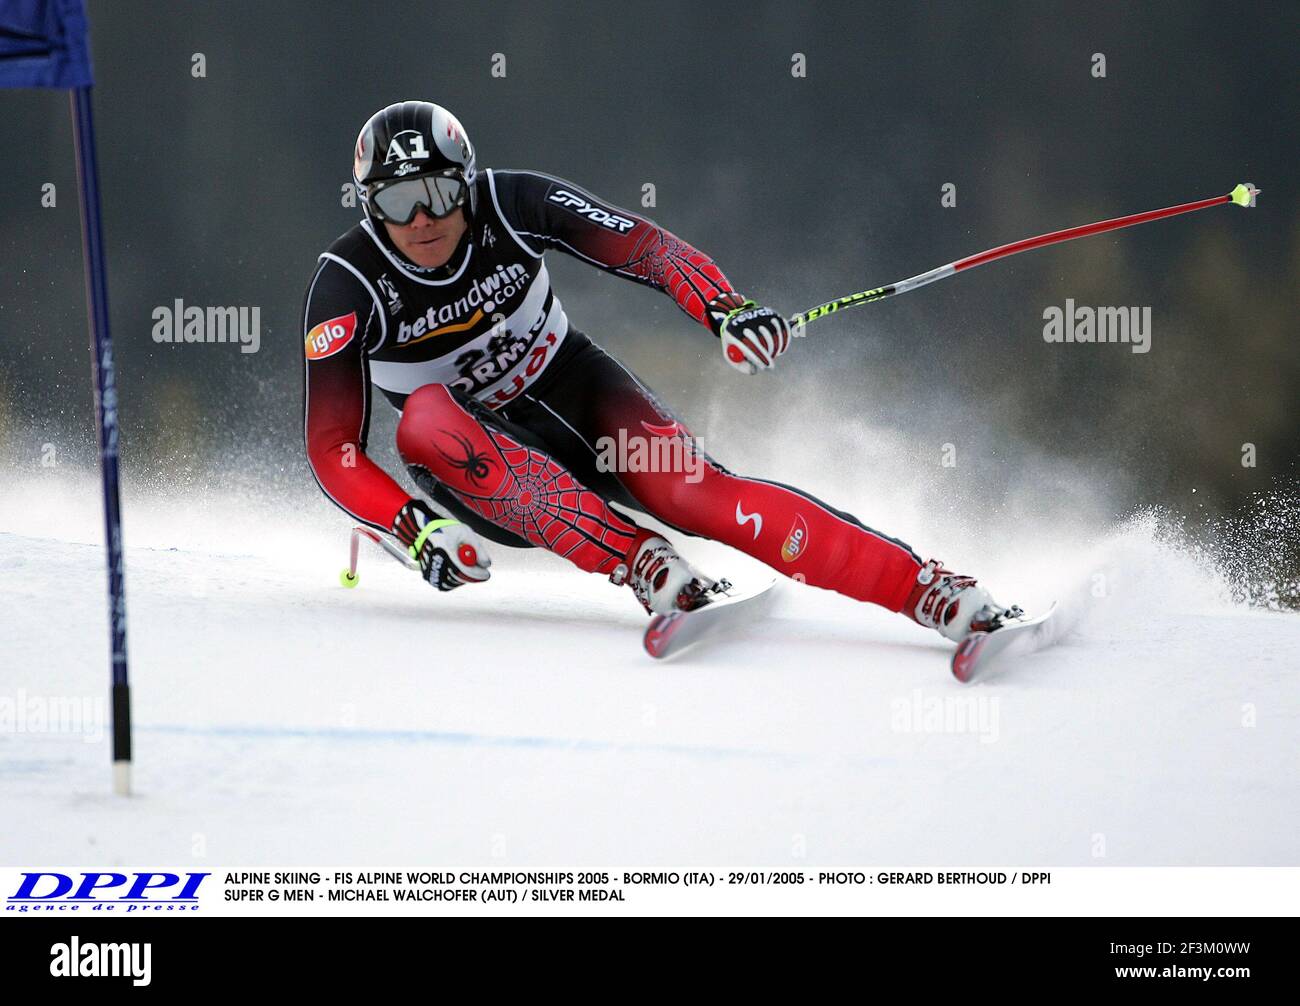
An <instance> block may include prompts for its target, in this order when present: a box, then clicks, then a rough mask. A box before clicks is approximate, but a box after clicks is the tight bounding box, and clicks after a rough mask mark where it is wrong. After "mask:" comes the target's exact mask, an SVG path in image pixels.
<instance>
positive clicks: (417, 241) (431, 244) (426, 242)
mask: <svg viewBox="0 0 1300 1006" xmlns="http://www.w3.org/2000/svg"><path fill="white" fill-rule="evenodd" d="M384 226H385V227H386V228H387V229H388V236H389V237H390V238H391V239H392V241H393V244H395V245H396V246H397V250H398V251H400V252H401V253H402V254H403V255H405V256H406V257H407V258H409V259H410V260H411V261H412V262H414V263H415V264H416V265H418V266H423V267H424V268H426V269H432V268H436V267H437V266H440V265H446V264H447V261H448V260H449V259H450V258H451V255H452V252H454V251H455V250H456V246H457V245H458V244H460V239H461V235H463V234H464V233H465V226H466V224H465V210H464V208H463V207H462V208H458V209H457V210H456V211H455V212H454V213H449V214H448V215H447V216H445V217H443V218H442V219H441V220H439V219H436V218H435V217H431V216H429V214H428V213H426V212H425V211H424V207H420V208H419V209H418V210H416V211H415V217H414V219H412V220H411V222H410V223H409V224H395V223H393V222H392V221H390V220H385V221H384Z"/></svg>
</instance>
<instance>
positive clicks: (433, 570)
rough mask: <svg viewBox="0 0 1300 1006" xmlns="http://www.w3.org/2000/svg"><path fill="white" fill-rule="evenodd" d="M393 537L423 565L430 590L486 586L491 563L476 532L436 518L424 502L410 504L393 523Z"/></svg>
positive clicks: (399, 512) (463, 525) (411, 502)
mask: <svg viewBox="0 0 1300 1006" xmlns="http://www.w3.org/2000/svg"><path fill="white" fill-rule="evenodd" d="M393 534H395V535H396V536H397V540H398V541H400V542H401V543H402V544H403V545H405V546H406V551H407V554H408V555H410V556H411V558H412V559H415V560H416V561H417V562H419V564H420V572H421V573H422V574H423V575H424V578H425V579H426V580H428V581H429V584H430V586H433V587H437V588H438V589H439V590H455V589H456V588H457V587H463V586H464V585H465V584H467V583H483V582H484V581H485V580H487V579H488V578H489V577H491V575H492V574H491V573H490V572H488V567H489V566H491V565H492V559H491V558H490V557H489V556H488V554H487V546H486V545H485V544H484V543H483V539H482V538H480V537H479V535H478V534H477V532H475V531H473V530H472V529H471V528H469V527H468V526H467V525H465V524H462V523H461V522H460V521H458V520H451V519H450V518H446V517H439V516H437V515H436V514H435V513H434V512H433V511H432V510H430V509H429V507H428V506H427V505H426V504H425V503H424V502H422V501H421V500H417V499H411V500H408V501H407V503H406V505H405V506H404V507H402V509H401V510H399V511H398V512H397V519H396V520H394V521H393Z"/></svg>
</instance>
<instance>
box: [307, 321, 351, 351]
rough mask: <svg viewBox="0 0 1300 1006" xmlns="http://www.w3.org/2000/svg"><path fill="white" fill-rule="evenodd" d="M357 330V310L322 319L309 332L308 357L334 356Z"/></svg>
mask: <svg viewBox="0 0 1300 1006" xmlns="http://www.w3.org/2000/svg"><path fill="white" fill-rule="evenodd" d="M356 330H357V312H356V311H353V312H352V313H351V314H345V315H342V316H341V317H338V318H331V319H330V320H329V321H322V322H321V323H320V324H319V325H317V326H316V327H315V328H313V329H312V330H311V331H310V332H308V333H307V342H306V348H307V359H309V360H323V359H325V357H327V356H333V355H334V354H335V353H337V352H338V351H339V350H340V349H342V348H343V347H344V346H346V345H347V344H348V343H349V342H351V341H352V336H353V335H354V334H355V333H356Z"/></svg>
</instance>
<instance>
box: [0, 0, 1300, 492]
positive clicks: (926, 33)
mask: <svg viewBox="0 0 1300 1006" xmlns="http://www.w3.org/2000/svg"><path fill="white" fill-rule="evenodd" d="M88 9H89V15H90V18H91V24H92V40H93V52H94V60H95V66H96V72H97V80H98V86H97V90H96V99H95V100H96V113H97V116H98V132H99V141H100V151H99V153H100V165H101V171H102V183H103V192H104V197H105V203H106V204H105V213H106V218H105V232H106V236H107V239H108V242H109V249H110V258H109V263H110V270H111V300H112V320H113V326H114V336H115V339H116V344H117V347H118V368H119V373H118V379H119V385H120V390H121V395H122V420H123V423H124V432H123V436H124V440H123V454H124V459H125V461H126V463H127V466H128V471H129V472H131V473H132V475H133V477H134V478H136V479H148V478H154V479H157V480H159V481H161V482H167V481H169V480H172V479H175V478H178V477H179V475H178V474H177V473H179V472H181V471H185V472H190V473H192V472H193V471H195V470H197V469H202V468H203V467H204V466H219V465H220V464H222V463H227V464H228V463H230V462H231V461H232V459H235V460H239V461H240V462H241V463H246V464H249V465H255V466H258V465H260V466H262V467H263V468H264V469H265V470H266V471H267V472H270V473H274V474H276V475H277V476H278V477H281V478H282V479H283V480H284V484H286V485H301V486H303V487H304V489H305V490H306V491H313V492H314V489H313V488H312V486H311V481H310V476H309V474H308V473H307V470H306V467H305V464H304V462H303V460H302V456H301V434H300V430H301V415H300V407H301V390H300V373H299V367H300V362H299V361H300V357H301V333H300V329H299V311H300V305H301V298H302V294H303V289H304V286H305V283H306V281H307V279H308V278H309V276H310V274H311V272H312V269H313V263H314V260H315V257H316V255H317V254H318V252H319V251H321V250H322V249H323V247H324V246H325V245H326V244H327V243H328V242H329V241H330V240H331V239H332V238H333V237H335V236H336V235H337V234H338V233H340V232H341V231H343V230H344V229H346V228H347V227H348V226H350V225H351V223H353V222H354V221H355V220H356V218H357V214H358V212H359V211H358V210H356V209H353V208H349V207H346V206H344V205H342V198H341V196H342V190H343V187H344V186H345V184H346V183H347V181H348V179H349V170H350V156H351V147H352V143H353V140H354V138H355V135H356V131H357V129H358V127H359V126H360V124H361V123H362V122H363V121H364V120H365V118H366V117H367V116H368V115H369V114H370V113H371V112H373V111H374V110H375V109H376V108H378V107H381V106H382V105H384V104H387V103H389V102H390V101H393V100H398V99H403V98H412V97H424V98H429V99H432V100H435V101H438V102H440V103H442V104H444V105H446V106H448V107H449V108H451V109H452V110H453V111H455V112H456V113H457V115H458V116H459V117H460V118H461V120H462V122H463V123H464V124H465V126H466V128H467V130H468V132H469V135H470V137H471V138H472V140H473V141H474V143H475V144H476V146H477V149H478V153H479V159H480V164H481V165H483V166H498V167H534V168H538V169H542V170H546V171H550V172H553V173H555V174H559V175H562V176H565V177H568V178H571V179H573V180H575V181H577V182H578V183H579V184H582V185H585V186H586V187H588V188H590V189H591V190H592V191H594V192H596V193H597V194H599V195H602V196H604V197H605V198H607V199H609V200H611V201H614V202H616V203H621V204H623V205H625V206H629V207H631V208H633V209H637V210H639V211H642V212H646V213H648V214H650V215H651V216H653V217H654V218H656V219H657V220H658V221H659V222H660V223H662V224H664V225H665V226H667V227H669V228H670V229H672V230H675V231H677V232H678V233H680V234H681V235H682V236H683V237H685V238H686V239H687V240H689V241H691V242H692V243H694V244H696V245H698V246H699V247H701V248H703V249H705V250H706V251H708V252H709V253H710V254H712V255H713V256H714V257H715V258H716V259H717V260H718V261H719V263H720V264H721V265H722V267H723V269H724V270H725V271H726V272H727V273H728V275H729V276H730V277H731V278H732V280H733V282H735V283H736V284H737V285H738V286H740V287H741V288H742V289H743V290H745V291H747V292H750V293H751V294H752V295H754V296H756V297H758V298H759V299H760V300H766V301H768V302H771V303H772V304H773V305H774V306H776V307H778V308H780V309H782V310H785V311H787V312H791V313H792V312H794V311H796V310H799V309H802V308H805V307H808V306H810V305H812V304H814V303H817V302H820V301H821V300H824V299H828V298H830V297H832V296H836V295H840V294H844V293H849V292H852V291H855V290H859V289H863V288H865V287H868V286H874V285H878V284H881V283H885V282H888V281H891V280H894V279H898V278H902V277H904V276H908V275H912V274H914V273H916V272H920V271H922V270H924V269H928V268H930V267H932V266H935V265H938V264H941V263H943V262H947V261H951V260H953V259H955V258H958V257H960V256H963V255H966V254H970V253H972V252H975V251H978V250H981V249H983V248H987V247H990V246H992V245H995V244H1000V243H1003V242H1005V241H1009V240H1013V239H1016V238H1020V237H1024V236H1027V235H1030V234H1035V233H1039V232H1042V231H1046V230H1052V229H1056V228H1059V227H1064V226H1069V225H1072V224H1077V223H1083V222H1087V221H1091V220H1095V219H1100V218H1104V217H1109V216H1116V215H1120V214H1123V213H1130V212H1134V211H1138V210H1143V209H1149V208H1153V207H1157V206H1164V205H1168V204H1171V203H1176V202H1184V201H1188V200H1191V199H1196V198H1201V197H1204V196H1207V195H1212V194H1215V193H1219V192H1225V191H1227V190H1228V189H1230V188H1231V187H1232V186H1233V185H1234V184H1235V183H1236V182H1238V181H1243V180H1249V181H1252V182H1255V183H1256V184H1258V185H1260V186H1261V187H1262V188H1263V189H1264V193H1263V195H1262V196H1261V198H1260V205H1259V208H1258V209H1256V210H1253V211H1250V212H1244V211H1241V210H1238V209H1236V208H1233V207H1228V208H1224V209H1215V210H1212V211H1207V212H1205V213H1203V214H1197V215H1194V216H1190V217H1184V218H1179V219H1177V220H1173V221H1168V222H1161V223H1157V224H1154V225H1150V226H1147V227H1143V228H1139V229H1137V230H1132V231H1125V232H1121V233H1119V234H1115V235H1107V236H1104V237H1100V238H1094V239H1090V240H1088V241H1084V242H1078V243H1075V244H1071V245H1068V246H1065V247H1061V248H1056V249H1051V250H1047V251H1041V252H1035V253H1033V254H1030V255H1026V256H1021V257H1019V258H1016V259H1013V260H1011V261H1008V262H1005V263H1000V264H996V265H993V266H989V267H987V268H985V269H981V270H978V271H977V272H975V273H973V274H969V275H966V276H962V277H958V278H956V279H952V280H948V281H945V282H943V283H941V284H939V285H938V286H934V287H930V288H927V289H925V290H923V291H920V292H917V293H913V294H908V295H905V296H904V297H901V298H899V299H897V300H896V301H890V302H886V303H883V304H878V305H873V306H870V307H866V308H861V309H858V310H855V311H853V312H850V313H847V314H844V315H841V316H839V317H837V318H833V319H829V320H825V321H821V322H819V323H818V324H817V326H815V327H814V328H813V329H810V337H809V338H808V339H807V340H806V341H803V342H800V343H797V344H796V345H795V347H794V350H793V351H792V353H791V354H790V355H789V357H788V358H787V359H786V360H783V361H782V364H781V367H780V368H779V370H778V372H777V373H776V374H775V375H771V377H770V378H764V381H765V382H766V381H769V380H770V381H771V382H772V383H764V384H763V385H761V386H760V391H759V392H756V391H755V385H754V384H753V383H747V382H746V379H744V378H742V377H740V376H738V375H734V374H733V373H732V372H731V371H729V370H727V369H726V368H725V367H724V366H723V365H722V364H721V362H720V360H719V359H718V356H717V349H716V345H715V344H714V343H713V341H712V340H711V338H710V337H709V336H708V335H707V333H705V332H704V331H703V330H702V329H698V328H697V327H696V326H694V325H692V324H691V323H690V322H689V321H688V320H687V319H686V318H685V317H684V316H681V315H679V314H678V313H677V312H676V310H675V308H674V307H673V306H672V304H671V303H670V302H669V301H668V300H667V299H666V298H663V297H660V296H658V295H656V294H653V293H651V292H649V291H645V290H642V289H639V288H636V287H634V286H632V285H630V284H626V283H622V282H620V281H617V280H614V279H612V278H610V277H606V276H603V275H601V274H599V273H597V272H595V271H594V270H591V269H589V268H586V267H584V266H582V265H580V264H577V263H575V262H571V261H567V260H565V261H554V260H555V259H557V258H558V256H554V255H553V256H551V259H552V265H551V268H552V273H553V278H554V279H555V282H556V284H557V287H558V289H559V291H560V294H561V296H562V297H563V299H564V301H565V304H566V307H567V309H568V311H569V314H570V316H571V317H572V318H573V319H574V321H575V323H576V324H578V325H579V327H581V328H583V329H585V330H586V331H588V332H589V333H591V334H592V335H593V336H594V337H595V338H596V339H597V340H598V341H599V342H601V343H602V344H603V345H605V346H606V347H607V348H609V349H611V350H612V351H614V352H615V353H616V354H618V355H620V356H622V357H623V358H625V359H626V360H627V361H628V362H629V364H630V365H631V366H633V368H634V369H636V370H638V371H639V372H641V373H642V375H643V376H644V377H646V378H647V379H648V380H650V381H651V383H652V384H654V385H655V386H656V387H657V388H658V389H659V390H660V391H661V393H662V394H663V395H664V396H665V397H666V398H668V399H669V400H670V401H672V402H674V403H675V404H676V405H677V406H678V407H679V408H680V410H681V411H682V412H683V413H684V414H686V415H687V416H688V418H694V419H695V420H696V421H697V422H702V421H704V420H706V419H707V417H708V416H710V415H717V414H719V413H721V414H725V415H729V416H732V417H734V416H737V415H748V416H750V417H752V420H753V423H754V424H755V426H756V427H757V428H761V429H767V430H771V431H773V435H774V436H778V437H779V436H780V435H781V434H782V430H783V426H788V427H789V429H788V430H787V431H786V432H787V433H789V434H793V433H794V431H796V430H797V431H799V433H800V436H803V435H805V434H806V432H807V429H808V428H809V425H810V424H813V425H815V423H816V422H819V423H823V424H829V425H834V424H835V423H836V422H838V421H839V420H840V418H843V417H851V416H867V417H870V418H871V420H872V421H873V422H878V423H882V424H886V425H888V426H891V427H894V428H897V429H899V430H902V431H904V432H909V433H913V434H914V435H915V436H916V437H917V438H918V443H917V444H916V445H915V452H916V456H917V457H918V458H921V459H925V458H933V462H932V463H937V460H938V445H939V443H940V442H944V441H951V442H954V443H959V444H960V443H964V442H967V441H969V440H971V439H972V438H976V439H982V440H984V441H986V442H988V441H993V442H996V441H998V440H1000V439H1005V440H1006V442H1007V443H1008V444H1013V443H1014V444H1016V445H1028V446H1029V447H1030V448H1032V449H1033V452H1034V454H1033V456H1035V457H1041V456H1051V457H1053V458H1054V459H1057V460H1062V461H1066V462H1069V463H1071V464H1074V465H1076V466H1077V468H1078V470H1079V471H1081V472H1086V473H1088V477H1089V478H1090V479H1093V480H1097V481H1099V482H1104V483H1105V484H1106V485H1107V486H1108V487H1109V490H1110V492H1111V497H1112V500H1113V505H1114V506H1115V508H1116V509H1117V510H1123V509H1124V508H1125V507H1128V506H1138V505H1143V504H1163V505H1165V506H1168V507H1170V508H1172V509H1173V510H1176V511H1179V512H1182V513H1186V514H1190V515H1193V516H1196V515H1200V516H1213V515H1216V514H1232V513H1235V512H1238V511H1239V510H1241V509H1242V508H1243V507H1246V506H1248V505H1249V504H1250V501H1251V500H1252V499H1253V498H1254V495H1255V494H1258V493H1260V492H1267V491H1276V490H1277V489H1278V488H1279V487H1281V488H1282V489H1283V491H1284V493H1285V492H1289V491H1290V490H1288V489H1287V488H1286V487H1287V486H1289V485H1290V484H1291V482H1290V480H1291V479H1293V478H1294V476H1295V459H1296V455H1297V445H1298V444H1300V436H1298V435H1297V433H1298V429H1300V420H1298V419H1297V408H1296V406H1297V401H1298V399H1300V395H1298V392H1300V352H1298V351H1297V345H1296V336H1297V327H1298V326H1297V322H1296V309H1297V290H1298V284H1297V277H1298V276H1300V213H1297V209H1296V199H1295V185H1294V168H1295V165H1296V154H1297V150H1298V149H1300V147H1298V146H1297V136H1296V123H1297V122H1298V121H1300V97H1298V96H1300V87H1297V84H1298V83H1300V80H1298V79H1297V74H1296V63H1297V61H1296V53H1297V51H1298V49H1297V41H1298V39H1297V32H1296V28H1295V23H1296V18H1295V7H1294V5H1293V4H1278V5H1269V4H1253V5H1250V6H1249V7H1248V8H1243V9H1242V10H1241V11H1240V12H1236V13H1234V12H1233V10H1232V9H1231V8H1225V7H1224V6H1223V5H1221V4H1213V3H1190V2H1188V3H1176V4H1175V3H1171V4H1140V5H1138V4H1111V3H1106V4H1057V3H1025V4H1019V3H997V4H987V3H951V4H949V3H926V4H923V5H915V6H913V5H897V4H889V5H884V4H879V5H876V4H816V5H813V4H789V3H761V4H695V3H690V4H688V3H672V2H669V3H660V4H655V5H653V6H652V7H644V8H640V9H633V8H629V7H628V6H627V5H622V4H599V3H593V4H576V3H575V4H569V3H566V4H543V3H526V4H525V3H517V4H515V3H505V4H503V3H491V4H438V3H397V2H387V3H383V4H351V3H272V4H268V3H254V2H233V0H231V2H205V3H197V2H196V3H163V2H144V0H112V2H107V0H91V2H90V3H89V4H88ZM196 53H201V54H203V58H204V60H205V63H206V67H205V69H206V76H204V77H201V78H196V77H194V76H193V75H192V66H193V57H194V54H196ZM795 53H802V54H804V56H805V57H806V61H807V76H806V78H796V77H793V76H792V74H791V70H790V68H791V59H792V56H793V55H794V54H795ZM1094 53H1102V54H1104V56H1105V60H1106V76H1105V77H1104V78H1100V79H1099V78H1097V77H1094V76H1093V73H1092V69H1093V59H1092V57H1093V54H1094ZM494 54H501V55H502V56H504V58H505V68H506V75H505V77H504V78H497V77H493V76H492V73H491V71H492V66H493V58H494ZM0 143H2V144H3V150H4V152H5V156H4V169H3V176H2V177H3V197H4V198H3V201H0V431H3V435H2V437H0V440H2V442H3V447H2V448H0V450H3V452H4V457H5V459H6V461H7V463H8V464H11V465H19V466H21V465H23V464H34V463H35V459H36V457H37V454H38V451H39V445H40V444H41V443H43V442H50V441H57V442H58V443H60V444H61V445H62V446H63V448H64V449H65V452H66V453H67V454H68V455H70V456H73V457H79V458H81V459H83V460H86V459H89V458H90V457H92V451H91V435H90V431H91V406H90V393H89V377H88V366H87V354H86V350H85V329H84V325H85V311H84V292H83V286H82V275H81V257H80V233H79V224H78V216H77V201H76V181H75V173H74V161H73V151H72V134H71V128H70V123H69V116H68V111H67V98H66V96H65V95H63V94H60V93H44V92H12V93H4V94H0ZM47 182H50V183H53V184H54V185H55V186H56V191H57V203H56V206H55V207H54V208H44V207H42V205H41V191H42V188H41V187H42V185H44V184H45V183H47ZM647 182H649V183H653V184H654V186H655V189H656V197H657V205H656V206H655V207H654V208H653V209H648V210H642V207H641V203H640V200H641V195H642V186H643V185H644V184H645V183H647ZM948 182H951V183H953V184H955V185H956V188H957V205H956V206H955V207H953V208H945V207H943V206H941V203H940V196H941V187H942V186H943V185H944V184H945V183H948ZM176 298H181V299H183V300H184V301H185V303H187V304H197V305H201V306H207V305H235V306H258V307H260V309H261V321H262V331H261V340H262V345H261V350H260V352H258V353H256V354H240V353H239V352H238V351H237V350H236V349H235V348H234V347H230V346H215V345H204V346H168V345H158V344H156V343H155V342H154V341H153V340H152V338H151V335H150V331H151V327H152V322H151V318H150V314H151V312H152V310H153V309H154V308H155V307H157V306H159V305H170V304H171V303H172V302H173V301H174V300H175V299H176ZM1066 298H1073V299H1074V300H1075V301H1076V302H1077V303H1078V304H1083V305H1090V306H1098V305H1123V306H1128V305H1132V306H1149V307H1150V308H1151V310H1152V316H1153V340H1152V351H1151V352H1150V353H1148V354H1145V355H1138V354H1133V353H1131V352H1129V350H1128V349H1127V348H1126V347H1121V346H1080V345H1074V346H1070V345H1066V346H1061V345H1048V344H1046V343H1045V342H1044V340H1043V338H1042V327H1043V320H1042V313H1043V310H1044V309H1045V308H1046V307H1048V306H1052V305H1057V306H1059V305H1063V304H1064V303H1065V300H1066ZM791 389H797V393H796V392H794V391H792V390H791ZM778 407H779V409H780V410H781V411H779V412H776V411H774V410H777V409H778ZM801 415H802V416H803V417H804V419H805V420H807V422H804V421H803V420H801V419H800V416H801ZM957 416H960V419H957V418H956V417H957ZM1247 443H1249V444H1254V445H1255V448H1256V451H1257V457H1258V462H1257V466H1256V467H1253V468H1250V467H1243V465H1242V464H1241V457H1242V450H1243V444H1247ZM1005 453H1006V452H1004V455H1005ZM1011 454H1012V457H1011V459H1010V463H1014V462H1015V457H1016V452H1015V451H1012V452H1011ZM1023 456H1024V457H1029V455H1028V454H1025V455H1023ZM845 463H846V464H848V463H852V461H851V459H845ZM1003 463H1008V459H1007V458H1006V457H1005V456H1004V457H1003ZM1026 463H1028V462H1026ZM1021 474H1022V476H1023V474H1024V473H1021ZM1029 475H1030V477H1032V472H1030V473H1029ZM1193 490H1196V492H1195V493H1193V492H1192V491H1193ZM1291 498H1292V499H1294V497H1291Z"/></svg>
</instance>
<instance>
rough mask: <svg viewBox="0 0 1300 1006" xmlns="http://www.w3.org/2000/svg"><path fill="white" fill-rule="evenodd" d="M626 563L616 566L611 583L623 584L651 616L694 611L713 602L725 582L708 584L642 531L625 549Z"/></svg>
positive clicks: (673, 551)
mask: <svg viewBox="0 0 1300 1006" xmlns="http://www.w3.org/2000/svg"><path fill="white" fill-rule="evenodd" d="M627 554H628V561H627V562H623V563H619V566H618V568H617V569H615V570H614V572H613V573H612V574H611V575H610V578H609V579H610V582H611V583H615V584H622V583H626V584H627V585H628V586H629V587H631V588H632V593H633V594H635V595H636V599H637V600H638V601H640V602H641V606H642V607H643V608H645V610H646V612H647V613H648V614H651V615H667V614H669V613H671V612H674V611H694V610H695V609H696V608H700V607H703V606H704V605H706V604H708V603H709V601H710V600H712V598H713V595H714V594H715V593H717V592H718V591H719V590H725V589H726V587H725V586H723V585H724V584H726V581H725V580H723V581H716V580H710V579H709V578H708V577H707V576H704V575H703V574H702V573H700V572H698V571H697V570H695V569H693V568H692V567H691V565H690V563H688V562H687V561H686V560H685V559H683V558H682V557H681V556H680V555H678V554H677V550H676V549H675V548H673V547H672V545H670V544H669V543H668V542H667V541H665V540H664V539H663V538H662V537H660V536H659V535H657V534H655V533H654V532H653V531H646V530H643V531H642V532H641V533H640V534H639V535H637V537H636V540H635V541H634V542H633V543H632V547H631V548H630V549H628V553H627Z"/></svg>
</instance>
